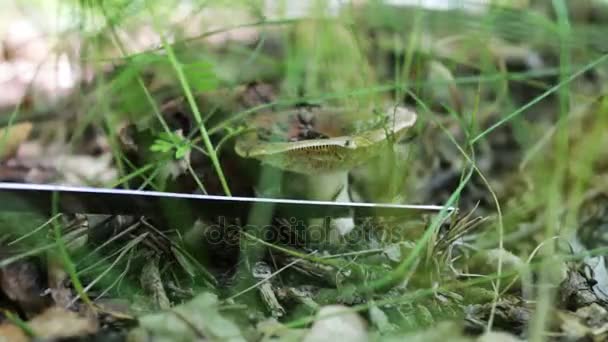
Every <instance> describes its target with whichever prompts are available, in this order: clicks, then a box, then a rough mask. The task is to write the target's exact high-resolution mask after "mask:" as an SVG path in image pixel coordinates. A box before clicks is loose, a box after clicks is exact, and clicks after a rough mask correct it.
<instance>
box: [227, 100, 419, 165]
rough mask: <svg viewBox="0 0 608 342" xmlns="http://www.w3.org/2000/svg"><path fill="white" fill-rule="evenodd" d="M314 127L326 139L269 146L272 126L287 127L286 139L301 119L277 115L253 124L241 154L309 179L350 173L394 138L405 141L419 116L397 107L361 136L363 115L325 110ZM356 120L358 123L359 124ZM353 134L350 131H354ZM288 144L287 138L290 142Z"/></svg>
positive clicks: (239, 149) (291, 113) (294, 114)
mask: <svg viewBox="0 0 608 342" xmlns="http://www.w3.org/2000/svg"><path fill="white" fill-rule="evenodd" d="M312 114H313V115H314V117H313V120H311V121H312V123H311V126H312V128H313V129H314V130H316V131H318V133H320V134H322V135H323V136H326V137H327V138H325V139H307V140H300V141H293V142H289V141H264V140H263V139H262V138H261V137H260V136H261V135H263V134H260V132H261V131H267V130H268V127H269V126H271V125H275V126H277V125H278V126H279V127H281V126H282V130H283V131H284V135H286V136H287V135H288V134H289V132H290V131H291V130H292V127H291V126H292V125H293V123H294V122H295V121H294V120H300V121H301V118H300V117H297V115H300V116H301V112H299V111H298V110H295V111H288V112H277V113H270V114H266V115H262V116H259V117H257V118H254V119H253V120H252V124H251V125H252V126H253V128H255V131H253V132H250V133H247V134H244V135H242V136H240V137H239V138H238V139H237V141H236V145H235V150H236V152H237V154H238V155H239V156H241V157H244V158H255V159H258V160H260V161H261V162H263V163H265V164H269V165H271V166H274V167H277V168H280V169H283V170H287V171H291V172H296V173H303V174H310V175H314V174H320V173H328V172H339V171H348V170H350V169H352V168H353V167H355V166H357V165H359V164H361V163H363V162H365V161H366V160H368V159H369V158H371V157H373V156H375V155H377V153H378V152H380V151H381V149H382V146H384V145H385V144H386V143H388V138H389V137H390V136H394V137H395V138H399V137H400V136H401V135H402V134H403V133H405V132H406V131H407V129H408V128H410V127H412V126H413V125H414V124H415V122H416V113H414V112H413V111H411V110H409V109H406V108H405V107H391V108H389V109H388V110H386V112H385V113H384V116H383V117H382V118H381V119H382V120H380V123H379V124H376V125H375V126H373V127H371V128H367V129H364V130H362V131H357V130H356V128H355V127H356V126H357V123H362V121H361V120H357V118H360V117H361V115H359V114H360V112H359V113H357V112H356V111H349V110H346V109H323V110H318V111H317V112H313V113H312ZM353 118H354V119H353ZM349 131H350V132H349ZM284 140H287V139H284Z"/></svg>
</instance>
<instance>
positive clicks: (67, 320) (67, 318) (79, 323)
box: [27, 306, 98, 338]
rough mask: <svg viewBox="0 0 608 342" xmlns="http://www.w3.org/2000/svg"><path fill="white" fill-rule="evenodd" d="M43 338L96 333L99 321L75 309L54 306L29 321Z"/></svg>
mask: <svg viewBox="0 0 608 342" xmlns="http://www.w3.org/2000/svg"><path fill="white" fill-rule="evenodd" d="M27 324H28V325H29V327H30V328H31V329H32V330H33V331H34V333H35V334H36V336H38V337H41V338H67V337H76V336H87V335H91V334H95V333H96V332H97V330H98V325H97V322H96V321H95V320H94V319H92V318H89V317H82V316H80V315H78V314H77V313H75V312H73V311H68V310H66V309H63V308H60V307H57V306H54V307H51V308H49V309H47V310H46V311H44V312H43V313H42V314H40V315H38V316H36V317H34V318H33V319H32V320H30V321H29V322H27Z"/></svg>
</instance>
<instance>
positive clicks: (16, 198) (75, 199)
mask: <svg viewBox="0 0 608 342" xmlns="http://www.w3.org/2000/svg"><path fill="white" fill-rule="evenodd" d="M55 200H56V201H57V202H56V203H53V202H54V201H55ZM168 203H169V204H170V207H171V208H176V210H179V208H188V210H195V211H196V212H200V213H201V214H202V215H213V216H238V215H241V214H247V213H248V212H249V211H250V210H251V209H252V208H253V207H254V206H255V207H256V208H261V209H264V208H266V209H270V210H275V212H278V213H280V214H281V215H282V216H285V217H296V218H311V217H344V216H348V215H351V214H352V213H353V212H354V213H355V215H358V216H406V215H411V214H412V213H415V212H423V211H430V212H439V211H441V210H442V209H445V210H446V211H447V212H449V213H451V212H454V210H455V209H454V208H453V207H443V206H436V205H405V204H388V203H387V204H385V203H340V202H328V201H309V200H295V199H276V198H252V197H227V196H212V195H197V194H182V193H171V192H157V191H143V190H123V189H106V188H90V187H77V186H63V185H42V184H25V183H3V182H0V212H1V211H32V212H37V211H41V212H44V213H49V214H51V213H52V212H53V208H55V207H54V205H56V208H57V211H58V212H62V213H82V214H107V215H157V214H159V210H161V209H162V208H163V205H166V204H168ZM165 208H166V207H165Z"/></svg>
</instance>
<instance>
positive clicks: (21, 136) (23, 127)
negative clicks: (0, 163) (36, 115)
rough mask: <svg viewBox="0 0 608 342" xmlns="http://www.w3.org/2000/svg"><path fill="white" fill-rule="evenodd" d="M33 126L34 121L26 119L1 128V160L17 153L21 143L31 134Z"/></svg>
mask: <svg viewBox="0 0 608 342" xmlns="http://www.w3.org/2000/svg"><path fill="white" fill-rule="evenodd" d="M32 127H33V125H32V123H31V122H27V121H26V122H22V123H18V124H15V125H12V126H10V127H2V128H0V160H3V159H6V158H8V157H10V156H12V155H13V154H15V152H16V151H17V149H18V148H19V145H21V143H22V142H24V141H25V140H26V139H27V138H28V137H29V136H30V133H31V132H32Z"/></svg>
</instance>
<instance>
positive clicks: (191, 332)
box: [129, 293, 245, 342]
mask: <svg viewBox="0 0 608 342" xmlns="http://www.w3.org/2000/svg"><path fill="white" fill-rule="evenodd" d="M139 323H140V326H139V327H138V328H136V329H134V330H132V331H131V332H130V334H129V335H130V336H129V340H133V341H155V342H164V341H167V342H168V341H198V340H200V339H201V334H202V335H204V337H205V340H208V341H229V342H241V341H242V342H244V341H245V338H244V337H243V335H242V333H241V331H240V329H239V327H238V326H237V325H236V324H235V323H234V322H233V321H231V320H229V319H227V318H226V317H224V316H223V315H222V314H221V312H220V305H219V301H218V298H217V296H216V295H214V294H212V293H202V294H200V295H198V296H196V297H195V298H193V299H192V300H191V301H189V302H188V303H185V304H182V305H179V306H177V307H175V308H173V309H172V310H171V311H167V312H163V313H156V314H151V315H146V316H142V317H140V318H139Z"/></svg>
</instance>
